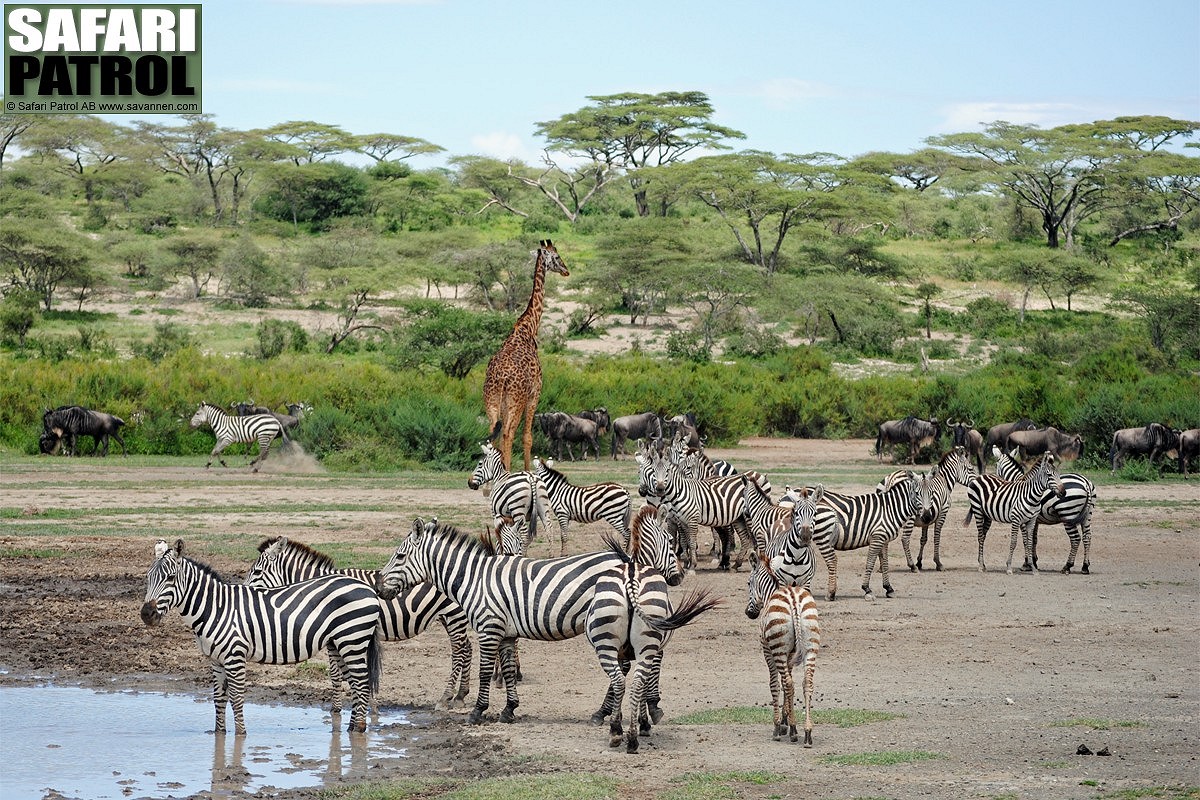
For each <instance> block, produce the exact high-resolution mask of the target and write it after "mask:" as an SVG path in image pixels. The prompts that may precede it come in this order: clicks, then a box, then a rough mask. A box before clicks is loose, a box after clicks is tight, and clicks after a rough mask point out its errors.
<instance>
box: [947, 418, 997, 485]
mask: <svg viewBox="0 0 1200 800" xmlns="http://www.w3.org/2000/svg"><path fill="white" fill-rule="evenodd" d="M946 430H947V431H949V433H950V438H951V439H953V442H952V444H953V445H954V446H955V447H961V448H963V449H964V450H966V451H967V455H969V456H971V457H972V458H974V459H975V469H976V472H978V474H980V475H982V474H983V467H984V463H985V461H986V459H987V457H986V456H985V455H984V454H983V434H982V433H980V432H979V431H977V430H975V421H974V420H969V421H967V422H963V421H961V420H952V419H948V420H946Z"/></svg>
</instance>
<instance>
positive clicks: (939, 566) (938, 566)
mask: <svg viewBox="0 0 1200 800" xmlns="http://www.w3.org/2000/svg"><path fill="white" fill-rule="evenodd" d="M937 571H938V572H941V571H942V565H941V563H939V564H938V565H937Z"/></svg>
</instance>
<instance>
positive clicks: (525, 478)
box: [467, 442, 567, 555]
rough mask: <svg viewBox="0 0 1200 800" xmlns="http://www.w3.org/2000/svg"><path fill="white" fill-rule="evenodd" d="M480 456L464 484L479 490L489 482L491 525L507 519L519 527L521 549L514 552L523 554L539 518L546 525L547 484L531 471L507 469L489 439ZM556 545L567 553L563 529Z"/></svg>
mask: <svg viewBox="0 0 1200 800" xmlns="http://www.w3.org/2000/svg"><path fill="white" fill-rule="evenodd" d="M481 447H482V449H483V457H482V458H480V459H479V463H478V464H476V465H475V471H474V472H472V473H471V477H470V478H468V479H467V486H468V487H469V488H471V489H478V488H479V487H481V486H483V485H484V484H485V483H489V482H490V483H491V484H492V492H491V497H490V498H489V502H490V503H491V508H492V517H493V520H494V522H493V524H495V525H496V526H497V527H498V526H500V525H501V520H503V519H504V518H505V517H507V518H509V519H510V520H511V521H512V523H513V524H515V525H516V526H517V528H518V529H520V530H522V531H524V532H525V535H524V537H523V542H524V544H522V547H521V552H520V553H518V554H514V555H524V554H525V545H527V544H528V543H529V542H532V541H533V540H534V538H535V537H536V536H537V525H538V522H539V521H540V522H541V523H542V525H543V526H546V527H548V526H549V523H547V521H546V516H547V514H548V513H549V511H548V509H550V508H551V503H550V496H549V495H548V494H547V493H546V487H545V486H544V485H543V484H542V483H541V482H540V481H539V480H538V478H537V476H536V475H534V474H533V473H532V472H523V471H516V472H509V471H508V469H507V468H506V467H505V466H504V460H503V459H502V458H501V457H500V451H499V450H497V449H496V448H495V447H493V446H492V443H491V442H484V443H483V444H482V445H481ZM559 539H560V542H559V546H560V552H561V554H562V555H566V552H567V534H566V530H565V529H562V528H560V529H559Z"/></svg>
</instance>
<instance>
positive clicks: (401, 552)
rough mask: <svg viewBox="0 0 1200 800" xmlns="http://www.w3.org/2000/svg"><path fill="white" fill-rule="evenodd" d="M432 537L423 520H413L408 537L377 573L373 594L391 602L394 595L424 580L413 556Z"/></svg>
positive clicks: (431, 532)
mask: <svg viewBox="0 0 1200 800" xmlns="http://www.w3.org/2000/svg"><path fill="white" fill-rule="evenodd" d="M432 535H433V531H430V530H428V529H427V528H426V525H425V520H423V519H421V518H420V517H417V518H416V519H414V520H413V524H412V528H411V529H410V530H409V533H408V536H405V537H404V539H403V540H402V541H401V542H400V544H399V546H397V547H396V552H394V553H392V557H391V558H389V559H388V562H387V564H386V565H385V566H384V568H383V569H382V570H380V571H379V578H378V580H377V582H376V584H375V592H376V593H377V594H378V595H379V596H380V597H382V598H383V599H384V600H392V599H393V598H395V597H396V595H398V594H400V593H401V592H404V591H408V590H409V589H411V588H412V587H413V586H416V585H417V584H418V583H420V582H421V581H423V580H425V575H424V574H423V572H422V571H421V569H420V567H419V565H418V564H417V560H416V559H414V558H413V555H414V554H415V553H416V552H417V551H418V549H419V548H420V547H421V544H422V543H423V542H424V541H425V540H426V539H428V538H429V537H430V536H432Z"/></svg>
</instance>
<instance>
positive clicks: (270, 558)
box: [245, 536, 292, 589]
mask: <svg viewBox="0 0 1200 800" xmlns="http://www.w3.org/2000/svg"><path fill="white" fill-rule="evenodd" d="M263 544H266V542H264V543H263ZM287 546H288V540H287V537H286V536H280V537H279V538H278V539H276V540H275V541H273V542H271V543H270V544H269V545H267V546H266V547H264V548H262V550H261V552H259V554H258V558H257V559H255V561H254V564H253V565H252V566H251V567H250V571H249V572H248V573H246V581H245V582H246V585H247V586H251V587H253V588H255V589H273V588H275V587H278V586H286V585H287V584H289V583H291V582H292V578H291V576H290V575H289V574H288V572H287V565H286V564H285V561H284V553H285V551H286V550H287Z"/></svg>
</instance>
